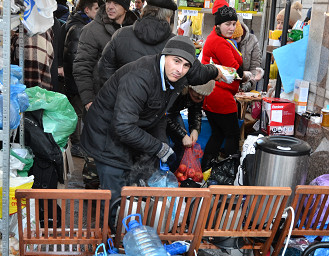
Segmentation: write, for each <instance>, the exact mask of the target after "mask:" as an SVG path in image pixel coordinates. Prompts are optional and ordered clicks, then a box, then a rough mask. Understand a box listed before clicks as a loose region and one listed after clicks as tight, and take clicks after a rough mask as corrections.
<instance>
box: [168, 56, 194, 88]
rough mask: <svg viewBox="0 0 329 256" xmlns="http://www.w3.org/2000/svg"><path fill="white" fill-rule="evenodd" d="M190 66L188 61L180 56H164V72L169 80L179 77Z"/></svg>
mask: <svg viewBox="0 0 329 256" xmlns="http://www.w3.org/2000/svg"><path fill="white" fill-rule="evenodd" d="M190 67H191V65H190V63H189V62H188V61H187V60H185V59H184V58H182V57H178V56H173V55H167V56H166V58H165V73H166V76H167V77H168V79H169V81H170V82H176V81H178V80H179V79H181V78H182V77H183V76H185V75H186V73H187V71H189V69H190Z"/></svg>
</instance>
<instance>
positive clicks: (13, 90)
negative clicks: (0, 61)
mask: <svg viewBox="0 0 329 256" xmlns="http://www.w3.org/2000/svg"><path fill="white" fill-rule="evenodd" d="M10 69H11V74H10V81H11V85H10V110H9V115H10V119H9V122H10V129H16V128H17V127H18V126H19V123H20V120H21V116H20V113H22V112H25V111H26V109H27V108H28V107H29V98H28V96H27V94H26V93H25V89H26V86H25V85H24V84H21V83H20V79H21V78H22V76H23V72H22V68H21V67H19V66H17V65H11V68H10ZM3 91H4V86H3V70H0V92H1V94H0V129H2V128H3V123H2V121H3V94H2V92H3Z"/></svg>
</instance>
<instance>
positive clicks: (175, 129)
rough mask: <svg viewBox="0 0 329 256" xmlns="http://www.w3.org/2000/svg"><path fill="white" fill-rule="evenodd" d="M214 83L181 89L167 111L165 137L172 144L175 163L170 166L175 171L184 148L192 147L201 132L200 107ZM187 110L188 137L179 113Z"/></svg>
mask: <svg viewBox="0 0 329 256" xmlns="http://www.w3.org/2000/svg"><path fill="white" fill-rule="evenodd" d="M214 86H215V81H213V80H211V81H209V82H208V83H206V84H202V85H196V86H189V87H186V88H184V89H183V91H182V93H181V94H180V95H179V96H178V97H177V99H176V100H175V102H174V104H173V105H172V106H171V108H170V109H169V110H168V113H167V115H166V117H167V135H168V136H169V137H170V139H171V140H172V142H173V143H174V146H173V150H174V152H175V154H176V161H175V162H174V164H173V165H171V166H170V170H172V171H175V170H176V169H177V168H178V166H179V164H180V162H181V160H182V158H183V155H184V150H185V148H186V147H192V146H193V145H194V144H195V143H196V141H197V140H198V137H199V134H200V132H201V119H202V111H201V110H202V105H203V100H204V97H205V96H208V95H209V94H210V93H211V92H212V91H213V89H214ZM184 109H188V126H189V127H188V128H189V132H190V135H188V132H187V130H186V128H185V125H184V122H183V118H182V116H181V113H180V111H181V110H184Z"/></svg>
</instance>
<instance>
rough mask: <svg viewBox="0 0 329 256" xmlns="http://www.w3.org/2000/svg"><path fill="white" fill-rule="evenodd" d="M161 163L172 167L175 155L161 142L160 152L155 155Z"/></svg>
mask: <svg viewBox="0 0 329 256" xmlns="http://www.w3.org/2000/svg"><path fill="white" fill-rule="evenodd" d="M156 156H157V157H158V158H160V160H161V161H162V162H163V163H167V164H168V165H169V166H171V165H173V164H174V163H175V161H176V154H175V152H174V151H173V150H172V148H171V147H169V146H168V144H166V143H163V142H162V147H161V149H160V151H159V152H158V153H157V154H156Z"/></svg>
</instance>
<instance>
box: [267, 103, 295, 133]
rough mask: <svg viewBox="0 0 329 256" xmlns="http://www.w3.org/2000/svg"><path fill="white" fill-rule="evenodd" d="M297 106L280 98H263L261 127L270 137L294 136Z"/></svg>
mask: <svg viewBox="0 0 329 256" xmlns="http://www.w3.org/2000/svg"><path fill="white" fill-rule="evenodd" d="M294 122H295V104H294V103H293V102H292V101H289V100H285V99H280V98H263V106H262V123H261V127H262V130H263V131H264V132H266V133H267V134H268V135H294Z"/></svg>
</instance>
